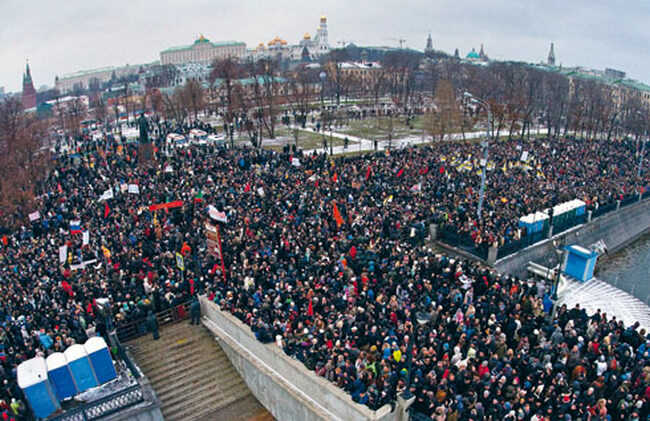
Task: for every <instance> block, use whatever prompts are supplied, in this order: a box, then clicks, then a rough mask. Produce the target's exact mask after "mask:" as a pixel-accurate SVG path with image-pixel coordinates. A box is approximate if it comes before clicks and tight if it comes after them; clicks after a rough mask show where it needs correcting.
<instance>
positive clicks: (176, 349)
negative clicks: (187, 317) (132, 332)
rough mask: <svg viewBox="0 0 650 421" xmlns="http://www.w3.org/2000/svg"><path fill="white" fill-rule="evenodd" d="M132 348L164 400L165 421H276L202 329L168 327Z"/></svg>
mask: <svg viewBox="0 0 650 421" xmlns="http://www.w3.org/2000/svg"><path fill="white" fill-rule="evenodd" d="M127 346H128V347H129V349H130V350H131V353H132V354H133V357H134V358H135V360H136V362H137V363H138V366H139V367H140V369H141V370H142V372H143V373H144V375H145V376H147V378H148V379H149V381H150V382H151V385H152V386H153V389H154V391H155V392H156V394H157V396H158V398H159V399H160V401H161V410H162V413H163V416H164V418H165V420H166V421H177V420H178V421H180V420H183V421H187V420H196V421H199V420H206V421H211V420H233V421H268V420H273V417H272V416H271V415H270V414H269V413H268V412H267V411H266V410H265V409H264V407H262V406H261V405H260V403H259V402H258V401H257V399H255V397H254V396H253V395H252V394H251V392H250V390H249V389H248V387H247V386H246V383H245V382H244V380H243V379H242V378H241V376H240V375H239V373H237V370H235V368H234V367H233V366H232V364H231V363H230V360H228V357H227V356H226V354H225V353H224V352H223V350H222V349H221V347H219V345H218V343H217V342H216V341H215V340H214V338H213V336H212V334H211V333H210V332H209V331H208V330H207V329H205V328H204V327H203V326H202V325H200V326H192V325H190V324H189V322H187V321H183V322H179V323H175V324H171V325H166V326H164V327H163V328H161V330H160V339H159V340H157V341H154V340H153V339H152V337H151V335H150V334H149V335H147V336H143V337H140V338H137V339H134V340H133V341H131V342H129V343H128V344H127ZM253 417H254V418H253Z"/></svg>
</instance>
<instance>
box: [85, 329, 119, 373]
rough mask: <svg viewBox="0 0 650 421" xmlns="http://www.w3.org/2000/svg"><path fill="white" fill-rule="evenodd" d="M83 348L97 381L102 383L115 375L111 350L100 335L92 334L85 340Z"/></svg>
mask: <svg viewBox="0 0 650 421" xmlns="http://www.w3.org/2000/svg"><path fill="white" fill-rule="evenodd" d="M84 349H85V350H86V353H88V357H89V358H90V363H91V364H92V366H93V370H94V371H95V375H96V376H97V381H98V382H99V384H104V383H106V382H109V381H111V380H113V379H114V378H116V377H117V373H116V372H115V366H114V365H113V359H112V358H111V352H110V351H109V350H108V345H106V341H104V338H102V337H101V336H94V337H92V338H90V339H88V340H87V341H86V343H85V344H84Z"/></svg>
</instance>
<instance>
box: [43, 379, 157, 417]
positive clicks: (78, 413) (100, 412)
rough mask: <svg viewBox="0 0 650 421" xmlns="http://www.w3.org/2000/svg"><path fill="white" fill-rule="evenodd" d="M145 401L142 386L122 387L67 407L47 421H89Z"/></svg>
mask: <svg viewBox="0 0 650 421" xmlns="http://www.w3.org/2000/svg"><path fill="white" fill-rule="evenodd" d="M144 401H145V397H144V393H143V390H142V386H140V385H139V384H137V385H135V386H131V387H128V388H126V389H122V390H120V391H118V392H115V393H113V394H111V395H109V396H106V397H104V398H101V399H98V400H96V401H94V402H91V403H89V404H87V405H84V406H81V407H78V408H74V409H69V410H67V411H66V412H65V413H64V414H62V415H59V416H57V417H54V418H48V420H49V421H91V420H98V419H100V418H103V417H107V416H109V415H112V414H115V413H117V412H120V411H123V410H125V409H127V408H130V407H132V406H135V405H137V404H139V403H142V402H144Z"/></svg>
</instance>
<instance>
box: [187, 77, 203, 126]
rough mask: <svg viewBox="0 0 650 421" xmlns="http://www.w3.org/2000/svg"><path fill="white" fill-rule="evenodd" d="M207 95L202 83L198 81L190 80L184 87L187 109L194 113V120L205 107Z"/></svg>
mask: <svg viewBox="0 0 650 421" xmlns="http://www.w3.org/2000/svg"><path fill="white" fill-rule="evenodd" d="M204 96H205V94H204V92H203V87H201V83H200V82H199V81H197V80H194V79H190V80H188V81H187V82H186V83H185V86H184V87H183V98H184V101H185V107H186V108H187V109H189V110H190V111H191V112H192V113H194V119H195V120H196V118H197V117H198V114H199V111H201V110H203V108H204V106H205V98H204Z"/></svg>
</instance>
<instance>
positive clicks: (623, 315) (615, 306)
mask: <svg viewBox="0 0 650 421" xmlns="http://www.w3.org/2000/svg"><path fill="white" fill-rule="evenodd" d="M558 291H559V296H560V305H562V304H566V305H567V308H568V309H572V308H573V307H574V306H575V305H576V304H580V307H582V308H584V309H585V311H586V312H587V314H592V313H595V312H596V310H598V309H600V310H601V311H602V312H605V313H607V315H608V316H612V315H614V316H616V318H617V319H618V320H623V322H625V326H630V325H632V324H633V323H634V322H639V324H640V327H642V328H645V329H646V330H648V329H650V308H649V307H648V306H647V305H646V304H645V303H644V302H643V301H641V300H639V299H638V298H636V297H634V296H632V295H631V294H629V293H627V292H625V291H623V290H621V289H619V288H617V287H615V286H613V285H610V284H608V283H607V282H605V281H601V280H599V279H596V278H593V279H590V280H589V281H587V282H584V283H581V282H578V281H576V280H573V279H565V280H563V283H562V284H561V287H560V288H559V289H558Z"/></svg>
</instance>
